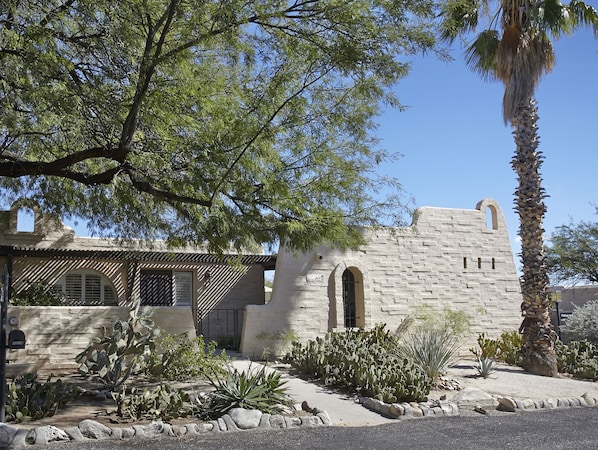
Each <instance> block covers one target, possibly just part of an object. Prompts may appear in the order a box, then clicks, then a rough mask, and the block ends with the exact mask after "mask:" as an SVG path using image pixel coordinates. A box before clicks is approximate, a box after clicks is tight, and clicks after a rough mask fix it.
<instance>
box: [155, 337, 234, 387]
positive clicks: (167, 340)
mask: <svg viewBox="0 0 598 450" xmlns="http://www.w3.org/2000/svg"><path fill="white" fill-rule="evenodd" d="M229 360H230V358H229V357H228V356H227V354H226V353H225V352H222V353H219V354H217V353H216V343H215V342H214V341H212V342H210V343H209V344H208V345H206V344H205V342H204V339H203V336H198V337H197V338H196V339H195V340H194V341H192V340H190V339H189V337H188V336H187V334H185V333H184V334H180V335H177V336H174V335H166V336H164V337H162V338H161V339H160V341H159V343H158V345H157V346H156V348H155V351H154V352H152V353H151V355H150V357H149V359H148V363H147V368H146V371H147V373H148V374H149V375H150V376H151V377H153V378H158V379H166V380H177V381H184V380H188V379H190V378H195V377H199V376H202V375H203V374H205V373H206V372H208V373H214V372H217V371H219V370H220V371H221V372H224V370H223V367H224V366H225V365H226V364H227V363H228V361H229Z"/></svg>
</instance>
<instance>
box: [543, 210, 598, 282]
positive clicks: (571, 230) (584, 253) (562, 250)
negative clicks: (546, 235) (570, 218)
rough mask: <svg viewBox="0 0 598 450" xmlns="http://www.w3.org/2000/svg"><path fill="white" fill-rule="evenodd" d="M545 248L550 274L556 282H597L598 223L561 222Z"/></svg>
mask: <svg viewBox="0 0 598 450" xmlns="http://www.w3.org/2000/svg"><path fill="white" fill-rule="evenodd" d="M550 243H551V245H549V246H547V247H546V265H547V267H548V273H549V274H550V275H551V277H552V278H553V280H554V281H555V282H557V283H566V282H571V283H580V282H581V283H598V223H591V222H583V221H582V222H579V223H578V224H575V223H571V224H569V225H562V226H560V227H558V228H557V229H556V231H555V232H554V233H553V234H552V236H551V237H550Z"/></svg>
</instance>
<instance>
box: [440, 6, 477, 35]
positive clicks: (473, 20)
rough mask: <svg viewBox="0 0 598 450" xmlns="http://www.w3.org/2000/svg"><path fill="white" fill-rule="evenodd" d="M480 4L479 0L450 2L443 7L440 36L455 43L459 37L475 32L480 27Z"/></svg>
mask: <svg viewBox="0 0 598 450" xmlns="http://www.w3.org/2000/svg"><path fill="white" fill-rule="evenodd" d="M480 8H481V5H480V2H478V1H477V0H449V1H447V2H445V3H444V4H443V5H442V7H441V12H440V16H441V18H442V19H441V21H440V36H441V38H442V39H443V40H445V41H448V42H450V43H453V42H454V40H455V39H456V38H457V36H459V35H463V34H467V33H468V32H470V31H474V30H475V28H476V27H477V25H478V20H479V12H480Z"/></svg>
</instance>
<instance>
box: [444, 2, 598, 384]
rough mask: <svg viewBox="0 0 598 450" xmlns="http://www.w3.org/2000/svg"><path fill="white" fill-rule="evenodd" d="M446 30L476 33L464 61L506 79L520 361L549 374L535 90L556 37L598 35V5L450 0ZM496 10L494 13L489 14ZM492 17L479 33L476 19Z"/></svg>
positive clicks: (551, 337) (447, 35) (449, 35)
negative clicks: (514, 183)
mask: <svg viewBox="0 0 598 450" xmlns="http://www.w3.org/2000/svg"><path fill="white" fill-rule="evenodd" d="M441 8H442V12H441V16H440V17H441V32H442V37H443V38H444V39H446V40H448V41H449V42H453V41H454V40H455V39H456V38H457V37H459V36H463V37H464V38H467V37H468V36H475V37H474V39H473V40H472V41H471V43H470V44H468V46H467V50H466V63H467V65H468V66H469V67H470V68H472V69H473V70H474V71H476V72H478V73H480V74H481V75H482V76H483V77H485V78H488V79H497V80H499V81H501V82H502V83H503V84H504V86H505V92H504V97H503V114H504V121H505V124H507V123H510V124H511V126H512V128H513V136H514V138H515V145H516V148H515V154H514V156H513V159H512V161H511V165H512V167H513V169H514V170H515V172H516V173H517V180H518V187H517V189H516V191H515V210H516V211H517V213H518V214H519V237H520V238H521V255H520V256H521V263H522V266H523V268H522V271H523V274H522V278H521V291H522V296H523V302H522V304H521V312H522V316H523V321H522V324H521V327H520V330H519V331H520V332H521V333H522V334H523V340H524V344H523V349H522V350H523V355H524V357H523V367H524V369H525V370H526V371H528V372H531V373H534V374H539V375H546V376H555V375H557V365H556V356H555V352H554V343H555V340H556V334H555V332H554V330H553V328H552V326H551V324H550V307H551V304H550V300H549V298H548V294H547V287H548V275H547V270H546V266H545V263H544V243H543V236H542V235H543V233H544V229H543V228H542V227H543V225H542V223H543V220H544V215H545V213H546V206H545V205H544V198H545V193H544V188H543V187H542V177H541V175H540V167H541V165H542V160H543V157H542V154H541V152H540V151H538V127H537V121H538V111H537V108H536V101H535V99H534V91H535V89H536V87H537V85H538V83H539V81H540V78H541V77H542V76H543V75H544V74H546V73H549V72H550V70H551V69H552V66H553V64H554V52H553V47H552V43H551V38H552V39H558V38H559V37H561V36H563V35H568V34H571V33H573V32H574V31H575V30H577V29H579V28H581V27H591V28H593V30H594V34H595V35H596V36H598V13H597V12H596V10H595V9H594V8H593V7H591V6H590V5H587V4H585V3H583V2H580V1H575V0H573V1H571V2H570V3H569V4H568V5H564V4H561V3H560V2H559V1H558V0H545V1H537V0H497V1H494V2H492V1H490V0H445V3H444V4H443V5H442V6H441ZM491 13H494V14H491ZM484 17H486V18H488V23H487V26H486V27H485V29H484V30H483V31H481V32H479V33H477V34H474V33H476V32H477V28H478V25H479V23H478V22H479V20H480V19H482V18H484Z"/></svg>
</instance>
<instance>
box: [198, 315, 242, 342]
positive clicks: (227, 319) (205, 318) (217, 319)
mask: <svg viewBox="0 0 598 450" xmlns="http://www.w3.org/2000/svg"><path fill="white" fill-rule="evenodd" d="M243 314H244V309H210V310H202V309H200V310H198V318H197V319H198V331H199V334H201V335H202V336H203V338H204V342H205V343H206V344H207V343H208V342H210V341H215V342H216V344H217V345H218V347H221V348H226V349H230V350H239V346H240V345H241V328H242V327H243Z"/></svg>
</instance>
